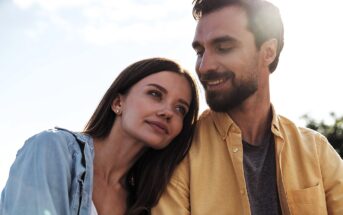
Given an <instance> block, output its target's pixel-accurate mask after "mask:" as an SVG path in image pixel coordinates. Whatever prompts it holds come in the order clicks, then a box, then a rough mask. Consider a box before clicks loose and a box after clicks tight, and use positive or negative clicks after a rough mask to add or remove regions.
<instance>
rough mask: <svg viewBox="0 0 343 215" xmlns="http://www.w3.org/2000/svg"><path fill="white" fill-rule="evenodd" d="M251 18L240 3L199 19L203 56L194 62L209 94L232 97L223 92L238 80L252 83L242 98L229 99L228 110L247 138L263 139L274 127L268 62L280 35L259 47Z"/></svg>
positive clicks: (198, 50) (196, 44)
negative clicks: (231, 101)
mask: <svg viewBox="0 0 343 215" xmlns="http://www.w3.org/2000/svg"><path fill="white" fill-rule="evenodd" d="M228 20H230V21H228ZM247 24H248V19H247V15H246V13H245V11H244V9H242V8H241V7H239V6H227V7H224V8H222V9H219V10H216V11H214V12H212V13H209V14H206V15H205V16H203V17H202V18H200V20H199V21H198V24H197V28H196V32H195V36H194V41H193V48H194V50H195V51H196V53H197V56H198V57H197V61H196V67H195V68H196V71H197V74H198V76H199V79H200V81H201V83H202V84H203V86H204V88H205V91H206V94H212V95H216V96H217V100H219V101H223V100H224V99H228V98H225V97H224V95H230V94H232V93H233V92H234V91H235V90H236V89H237V88H238V87H239V86H242V87H245V88H246V87H250V88H251V89H250V91H251V92H249V93H250V94H249V95H245V96H246V97H244V98H242V101H240V102H238V103H237V104H233V105H227V107H226V108H225V110H224V111H223V112H226V113H228V114H229V115H230V117H231V118H232V119H233V121H234V122H235V123H236V124H237V125H238V126H239V128H240V129H241V131H242V138H243V139H244V140H245V141H247V142H248V143H251V144H256V145H258V144H260V143H261V141H262V140H263V137H264V135H265V133H266V132H267V131H270V124H271V103H270V93H269V75H270V72H269V68H268V65H269V64H270V63H272V62H273V60H274V59H275V56H276V47H277V41H276V39H271V40H268V41H266V42H264V43H263V44H262V46H261V47H260V48H259V49H257V47H256V45H255V40H254V36H253V34H252V33H251V32H250V31H249V30H248V28H247ZM211 73H212V74H214V73H218V74H219V75H213V76H211ZM229 73H230V74H231V75H229V76H221V75H220V74H229ZM224 77H225V78H224ZM207 99H208V98H207Z"/></svg>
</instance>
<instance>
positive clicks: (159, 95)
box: [148, 90, 162, 99]
mask: <svg viewBox="0 0 343 215" xmlns="http://www.w3.org/2000/svg"><path fill="white" fill-rule="evenodd" d="M148 94H149V95H150V96H152V97H155V98H159V99H161V98H162V93H161V92H160V91H157V90H150V91H149V92H148Z"/></svg>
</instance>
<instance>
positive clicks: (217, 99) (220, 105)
mask: <svg viewBox="0 0 343 215" xmlns="http://www.w3.org/2000/svg"><path fill="white" fill-rule="evenodd" d="M230 73H231V75H230V76H231V82H232V86H231V87H230V88H229V89H227V90H225V91H209V90H206V88H205V91H206V102H207V104H208V106H209V107H210V108H211V109H212V110H214V111H216V112H227V111H229V110H231V109H233V108H235V107H237V106H239V105H241V104H242V103H243V102H244V101H245V100H246V99H247V98H249V97H250V96H251V95H252V94H254V93H255V92H256V91H257V86H258V84H257V79H256V77H255V76H254V75H251V76H249V77H248V78H247V79H245V80H236V78H235V75H232V72H225V73H223V74H230ZM218 75H219V74H217V75H216V76H218ZM221 75H222V74H221Z"/></svg>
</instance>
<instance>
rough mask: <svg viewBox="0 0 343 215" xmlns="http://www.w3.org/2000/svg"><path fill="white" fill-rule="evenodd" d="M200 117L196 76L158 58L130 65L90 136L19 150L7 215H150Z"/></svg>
mask: <svg viewBox="0 0 343 215" xmlns="http://www.w3.org/2000/svg"><path fill="white" fill-rule="evenodd" d="M197 114H198V93H197V90H196V86H195V83H194V81H193V79H192V78H191V76H190V75H189V74H188V73H187V72H186V71H184V70H183V69H182V68H180V66H179V65H178V64H176V63H175V62H173V61H171V60H168V59H163V58H151V59H146V60H142V61H139V62H136V63H134V64H132V65H130V66H129V67H127V68H126V69H125V70H124V71H123V72H122V73H121V74H120V75H119V76H118V77H117V79H116V80H115V81H114V82H113V83H112V85H111V87H110V88H109V89H108V90H107V92H106V94H105V95H104V97H103V99H102V100H101V102H100V104H99V105H98V107H97V109H96V110H95V112H94V114H93V116H92V117H91V119H90V120H89V122H88V123H87V125H86V127H85V130H84V132H82V133H74V132H70V131H68V130H64V129H60V128H56V129H53V130H48V131H44V132H42V133H40V134H37V135H35V136H33V137H31V138H30V139H28V140H27V141H26V143H25V144H24V146H23V147H22V149H20V150H19V151H18V154H17V157H16V160H15V162H14V164H13V165H12V167H11V170H10V175H9V179H8V181H7V184H6V186H5V188H4V190H3V192H2V195H1V205H0V214H2V215H20V214H25V215H40V214H42V215H69V214H70V215H76V214H79V215H89V214H92V215H93V214H99V215H112V214H113V215H114V214H115V215H117V214H125V215H134V214H137V215H138V214H150V209H151V208H152V207H153V206H154V205H156V203H157V201H158V199H159V197H160V196H161V193H162V192H163V190H164V189H165V187H166V184H167V183H168V180H169V179H170V177H171V174H172V172H173V170H174V169H175V167H176V165H177V164H178V163H179V162H180V161H181V160H182V159H183V158H184V156H185V154H186V153H187V152H188V149H189V147H190V144H191V138H192V134H193V130H194V126H195V123H196V119H197Z"/></svg>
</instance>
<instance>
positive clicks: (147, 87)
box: [112, 71, 192, 149]
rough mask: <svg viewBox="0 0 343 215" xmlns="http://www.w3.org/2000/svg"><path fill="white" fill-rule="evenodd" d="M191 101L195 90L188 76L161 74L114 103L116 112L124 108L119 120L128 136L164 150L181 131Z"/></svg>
mask: <svg viewBox="0 0 343 215" xmlns="http://www.w3.org/2000/svg"><path fill="white" fill-rule="evenodd" d="M191 99H192V94H191V87H190V85H189V82H188V80H187V79H186V78H185V77H184V76H182V75H180V74H177V73H174V72H170V71H161V72H158V73H155V74H152V75H149V76H147V77H145V78H144V79H142V80H140V81H139V82H137V83H136V84H135V85H133V86H132V87H131V89H130V90H129V91H128V93H127V94H126V95H121V96H120V97H119V101H118V100H115V101H114V102H113V105H112V109H113V110H115V108H117V107H118V104H119V105H120V109H121V111H122V113H121V114H120V115H119V116H117V118H116V121H118V123H119V126H120V127H121V129H122V132H123V133H124V135H126V136H127V137H129V138H133V139H134V140H136V141H138V142H141V143H143V144H144V146H147V147H152V148H155V149H161V148H164V147H166V146H167V145H168V144H169V143H170V142H171V141H172V140H173V139H174V138H175V137H176V136H177V135H178V134H179V133H180V132H181V130H182V127H183V119H184V117H185V115H186V114H187V112H188V110H189V106H190V103H191Z"/></svg>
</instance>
